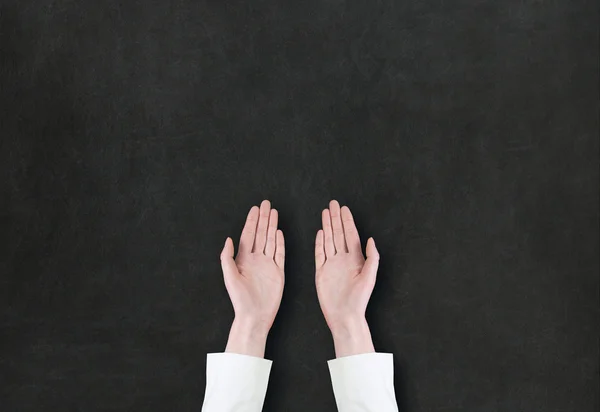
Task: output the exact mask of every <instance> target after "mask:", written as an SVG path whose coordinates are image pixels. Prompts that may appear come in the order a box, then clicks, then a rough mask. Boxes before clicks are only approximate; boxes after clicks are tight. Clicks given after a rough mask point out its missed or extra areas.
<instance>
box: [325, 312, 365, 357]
mask: <svg viewBox="0 0 600 412" xmlns="http://www.w3.org/2000/svg"><path fill="white" fill-rule="evenodd" d="M331 334H332V336H333V344H334V346H335V356H336V357H337V358H341V357H344V356H351V355H359V354H362V353H373V352H375V348H374V347H373V340H372V339H371V331H370V329H369V325H368V324H367V321H366V319H365V318H364V317H363V318H351V319H346V320H344V321H343V322H338V323H337V324H336V325H335V326H334V327H332V329H331Z"/></svg>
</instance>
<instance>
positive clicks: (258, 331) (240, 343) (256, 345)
mask: <svg viewBox="0 0 600 412" xmlns="http://www.w3.org/2000/svg"><path fill="white" fill-rule="evenodd" d="M267 335H268V330H266V328H264V327H261V326H260V325H259V324H258V323H257V322H254V321H252V320H249V319H238V318H236V319H235V320H234V321H233V324H232V325H231V329H230V331H229V339H228V340H227V346H226V348H225V352H227V353H237V354H240V355H248V356H255V357H257V358H264V356H265V346H266V344H267Z"/></svg>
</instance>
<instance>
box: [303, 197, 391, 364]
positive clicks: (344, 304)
mask: <svg viewBox="0 0 600 412" xmlns="http://www.w3.org/2000/svg"><path fill="white" fill-rule="evenodd" d="M322 225H323V229H322V230H319V232H318V233H317V238H316V241H315V264H316V286H317V295H318V298H319V304H320V306H321V310H322V311H323V315H324V316H325V320H326V321H327V325H328V326H329V329H330V330H331V333H332V335H333V338H334V343H335V349H336V356H337V357H342V356H349V355H353V354H358V353H367V352H374V351H375V350H374V348H373V343H372V340H371V334H370V331H369V327H368V324H367V321H366V319H365V311H366V309H367V304H368V303H369V298H370V297H371V293H372V292H373V287H374V286H375V279H376V276H377V268H378V267H379V253H378V252H377V248H376V247H375V242H374V240H373V239H372V238H370V239H369V240H368V241H367V259H366V260H365V258H364V256H363V254H362V249H361V245H360V237H359V235H358V230H357V229H356V225H355V224H354V219H353V217H352V213H351V212H350V209H349V208H348V207H346V206H344V207H343V208H341V209H340V205H339V203H338V202H337V201H336V200H332V201H331V202H330V203H329V209H325V210H323V213H322Z"/></svg>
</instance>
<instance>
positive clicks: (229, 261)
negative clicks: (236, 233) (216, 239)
mask: <svg viewBox="0 0 600 412" xmlns="http://www.w3.org/2000/svg"><path fill="white" fill-rule="evenodd" d="M221 269H223V276H225V277H227V276H231V275H232V274H234V273H235V272H237V266H236V265H235V261H234V260H233V240H231V238H230V237H228V238H227V239H226V240H225V246H223V250H222V251H221Z"/></svg>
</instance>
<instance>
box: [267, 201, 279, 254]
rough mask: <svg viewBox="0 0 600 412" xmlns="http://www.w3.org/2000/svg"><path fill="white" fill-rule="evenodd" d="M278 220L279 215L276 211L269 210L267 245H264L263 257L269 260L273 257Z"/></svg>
mask: <svg viewBox="0 0 600 412" xmlns="http://www.w3.org/2000/svg"><path fill="white" fill-rule="evenodd" d="M278 218H279V214H278V212H277V210H276V209H271V214H270V215H269V227H268V228H267V244H266V245H265V255H267V256H269V257H270V258H272V257H274V256H275V243H276V239H275V237H276V234H277V220H278Z"/></svg>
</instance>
